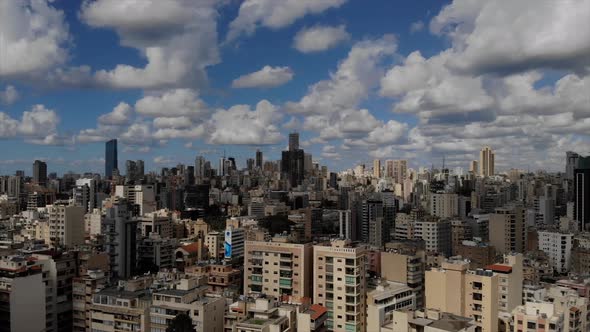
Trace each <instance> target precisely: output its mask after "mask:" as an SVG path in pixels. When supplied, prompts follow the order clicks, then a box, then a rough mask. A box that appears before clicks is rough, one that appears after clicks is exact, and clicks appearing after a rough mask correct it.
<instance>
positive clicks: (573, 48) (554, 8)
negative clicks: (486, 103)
mask: <svg viewBox="0 0 590 332" xmlns="http://www.w3.org/2000/svg"><path fill="white" fill-rule="evenodd" d="M430 30H431V31H432V32H433V33H435V34H438V35H444V36H447V37H448V38H450V39H451V41H452V43H453V47H452V48H453V52H454V53H455V54H454V56H452V57H450V58H449V59H448V61H449V65H450V66H452V67H453V68H456V69H458V70H462V71H469V72H474V73H483V72H497V73H514V72H519V71H526V70H530V69H534V68H554V69H569V70H574V71H578V72H579V71H586V72H587V71H588V70H589V69H590V38H588V35H587V33H581V31H584V32H585V31H590V2H588V1H577V0H564V1H542V2H539V1H535V0H525V1H511V0H500V1H486V0H477V1H471V0H454V1H453V2H452V3H451V4H449V5H447V6H446V7H444V8H443V9H442V10H441V12H440V13H439V14H438V15H437V16H436V17H434V18H433V19H432V21H431V22H430ZM506 36H510V38H506Z"/></svg>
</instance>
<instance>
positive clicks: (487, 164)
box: [479, 146, 495, 176]
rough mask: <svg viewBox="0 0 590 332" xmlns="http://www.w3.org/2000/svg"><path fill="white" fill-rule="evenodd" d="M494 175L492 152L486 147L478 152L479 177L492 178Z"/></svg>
mask: <svg viewBox="0 0 590 332" xmlns="http://www.w3.org/2000/svg"><path fill="white" fill-rule="evenodd" d="M494 174H495V169H494V151H492V149H491V148H490V147H489V146H486V147H484V148H483V149H481V151H480V152H479V175H480V176H492V175H494Z"/></svg>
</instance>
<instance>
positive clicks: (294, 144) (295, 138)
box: [289, 133, 299, 151]
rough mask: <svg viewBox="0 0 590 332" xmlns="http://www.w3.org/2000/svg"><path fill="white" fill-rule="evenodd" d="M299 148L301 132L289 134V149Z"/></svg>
mask: <svg viewBox="0 0 590 332" xmlns="http://www.w3.org/2000/svg"><path fill="white" fill-rule="evenodd" d="M294 150H299V133H290V134H289V151H294Z"/></svg>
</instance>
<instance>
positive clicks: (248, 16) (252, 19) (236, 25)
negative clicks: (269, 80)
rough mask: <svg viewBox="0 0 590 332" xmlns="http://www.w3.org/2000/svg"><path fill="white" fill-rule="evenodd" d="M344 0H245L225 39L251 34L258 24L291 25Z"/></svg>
mask: <svg viewBox="0 0 590 332" xmlns="http://www.w3.org/2000/svg"><path fill="white" fill-rule="evenodd" d="M345 2H346V0H281V1H276V0H245V1H244V2H242V4H241V5H240V10H239V12H238V17H236V18H235V19H234V20H233V21H232V22H231V23H230V24H229V31H228V33H227V36H226V40H227V41H229V42H231V41H233V40H235V39H236V38H238V37H239V36H240V35H242V34H245V35H252V34H253V33H254V31H256V29H257V28H258V27H260V26H263V27H267V28H271V29H279V28H283V27H286V26H288V25H291V24H292V23H293V22H295V21H296V20H298V19H300V18H302V17H304V16H306V15H308V14H319V13H321V12H323V11H325V10H327V9H330V8H337V7H340V6H341V5H342V4H344V3H345Z"/></svg>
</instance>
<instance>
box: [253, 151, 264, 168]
mask: <svg viewBox="0 0 590 332" xmlns="http://www.w3.org/2000/svg"><path fill="white" fill-rule="evenodd" d="M263 162H264V159H262V151H260V150H256V164H255V166H256V167H257V168H259V169H262V163H263Z"/></svg>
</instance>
